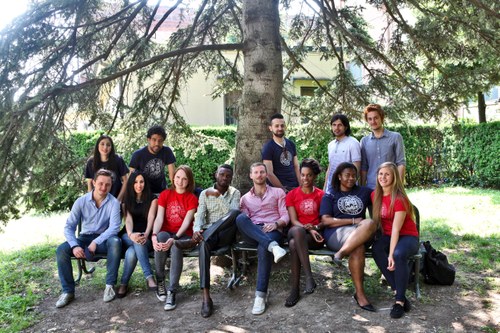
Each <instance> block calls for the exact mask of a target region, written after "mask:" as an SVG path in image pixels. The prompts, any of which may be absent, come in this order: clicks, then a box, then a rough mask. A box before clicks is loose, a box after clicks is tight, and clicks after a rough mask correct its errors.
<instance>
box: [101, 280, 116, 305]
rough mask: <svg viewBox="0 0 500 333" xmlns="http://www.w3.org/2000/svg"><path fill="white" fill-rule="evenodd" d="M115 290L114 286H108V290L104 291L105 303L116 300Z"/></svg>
mask: <svg viewBox="0 0 500 333" xmlns="http://www.w3.org/2000/svg"><path fill="white" fill-rule="evenodd" d="M115 295H116V294H115V288H114V287H113V286H112V285H109V284H107V285H106V289H104V296H103V297H102V299H103V301H104V302H111V301H112V300H114V299H115Z"/></svg>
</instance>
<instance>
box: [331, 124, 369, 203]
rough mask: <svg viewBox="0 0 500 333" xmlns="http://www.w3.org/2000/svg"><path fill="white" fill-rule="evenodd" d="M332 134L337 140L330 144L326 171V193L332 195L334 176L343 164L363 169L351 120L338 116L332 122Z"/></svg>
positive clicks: (359, 148) (359, 149)
mask: <svg viewBox="0 0 500 333" xmlns="http://www.w3.org/2000/svg"><path fill="white" fill-rule="evenodd" d="M330 125H331V127H332V134H333V135H334V136H335V140H332V141H330V143H329V144H328V169H327V171H326V180H325V187H324V188H323V190H324V191H325V192H326V193H331V186H332V175H333V173H334V172H335V170H336V169H337V167H338V166H339V164H340V163H342V162H350V163H352V164H354V165H355V166H356V168H357V169H358V171H359V169H360V168H361V147H360V145H359V141H358V140H356V138H353V137H352V136H350V135H351V125H350V124H349V119H347V117H346V116H344V115H343V114H336V115H334V116H333V117H332V120H331V121H330Z"/></svg>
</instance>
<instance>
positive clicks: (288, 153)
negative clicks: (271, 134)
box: [262, 138, 299, 188]
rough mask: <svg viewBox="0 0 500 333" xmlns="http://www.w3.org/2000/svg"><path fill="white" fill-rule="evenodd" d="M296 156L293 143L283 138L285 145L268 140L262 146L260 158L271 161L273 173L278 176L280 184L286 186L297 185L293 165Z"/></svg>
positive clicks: (292, 186) (293, 186)
mask: <svg viewBox="0 0 500 333" xmlns="http://www.w3.org/2000/svg"><path fill="white" fill-rule="evenodd" d="M295 156H297V149H296V148H295V144H294V143H293V142H292V141H290V140H288V139H286V138H285V147H282V146H280V145H278V144H277V143H276V142H274V140H270V141H269V142H267V143H266V144H265V145H264V146H263V147H262V160H263V161H264V160H270V161H272V162H273V173H274V174H275V175H276V177H278V179H279V180H280V182H281V184H283V186H285V187H288V188H295V187H298V186H299V183H298V181H297V174H296V173H295V167H294V165H293V158H294V157H295Z"/></svg>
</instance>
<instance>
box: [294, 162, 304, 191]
mask: <svg viewBox="0 0 500 333" xmlns="http://www.w3.org/2000/svg"><path fill="white" fill-rule="evenodd" d="M293 168H294V170H295V176H296V177H297V183H298V184H299V186H300V184H301V183H302V182H301V181H300V168H299V159H298V157H297V155H295V156H294V157H293Z"/></svg>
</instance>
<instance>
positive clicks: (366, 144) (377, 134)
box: [361, 104, 406, 190]
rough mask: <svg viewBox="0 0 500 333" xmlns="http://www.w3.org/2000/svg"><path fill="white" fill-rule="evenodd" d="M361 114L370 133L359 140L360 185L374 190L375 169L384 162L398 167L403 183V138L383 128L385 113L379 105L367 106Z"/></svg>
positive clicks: (375, 181) (404, 164)
mask: <svg viewBox="0 0 500 333" xmlns="http://www.w3.org/2000/svg"><path fill="white" fill-rule="evenodd" d="M363 113H364V115H365V120H366V122H367V123H368V125H370V128H371V130H372V133H370V134H369V135H367V136H365V137H363V138H362V139H361V185H365V184H366V186H368V187H369V188H371V189H372V190H373V189H375V185H376V183H377V168H378V166H379V165H380V164H382V163H384V162H393V163H395V164H396V165H397V166H398V171H399V175H400V177H401V181H402V182H403V183H404V178H405V171H406V160H405V147H404V144H403V137H402V136H401V134H399V133H397V132H391V131H388V130H386V129H385V128H384V117H385V113H384V110H383V109H382V107H381V106H380V105H378V104H368V105H367V106H366V107H365V110H364V111H363Z"/></svg>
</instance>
